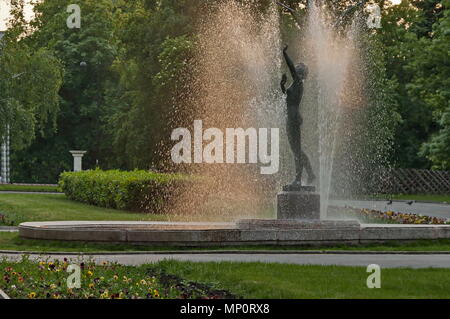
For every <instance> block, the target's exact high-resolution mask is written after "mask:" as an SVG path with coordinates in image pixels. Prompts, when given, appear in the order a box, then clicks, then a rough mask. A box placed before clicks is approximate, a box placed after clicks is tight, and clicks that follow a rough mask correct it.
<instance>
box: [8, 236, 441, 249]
mask: <svg viewBox="0 0 450 319" xmlns="http://www.w3.org/2000/svg"><path fill="white" fill-rule="evenodd" d="M0 250H18V251H34V252H42V253H45V252H73V253H78V252H79V253H98V252H145V251H205V250H215V251H224V250H240V251H249V250H256V251H275V250H277V251H280V250H281V251H286V252H289V251H310V250H320V251H322V252H326V251H331V250H339V251H349V252H351V251H359V250H361V251H391V252H395V251H410V252H415V251H416V252H417V251H429V252H432V251H448V252H450V240H448V239H440V240H419V241H414V242H406V243H401V242H395V243H389V244H372V245H355V246H349V245H337V246H217V247H171V246H139V245H129V244H110V243H93V242H76V241H55V240H36V239H22V238H20V237H19V234H18V233H8V232H0Z"/></svg>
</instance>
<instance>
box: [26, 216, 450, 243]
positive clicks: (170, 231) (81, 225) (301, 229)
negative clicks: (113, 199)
mask: <svg viewBox="0 0 450 319" xmlns="http://www.w3.org/2000/svg"><path fill="white" fill-rule="evenodd" d="M19 235H20V237H22V238H29V239H45V240H63V241H87V242H109V243H122V244H123V243H128V244H139V245H152V246H157V245H166V246H231V245H280V246H284V245H336V244H364V243H372V242H388V241H399V240H401V241H408V240H418V239H443V238H450V225H403V224H402V225H401V224H358V223H357V222H355V221H309V222H302V221H301V220H297V221H292V220H282V221H277V220H242V221H238V222H236V223H195V222H192V223H191V222H189V223H184V222H111V221H98V222H96V221H61V222H26V223H22V224H20V225H19Z"/></svg>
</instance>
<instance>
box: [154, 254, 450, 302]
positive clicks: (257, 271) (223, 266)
mask: <svg viewBox="0 0 450 319" xmlns="http://www.w3.org/2000/svg"><path fill="white" fill-rule="evenodd" d="M158 266H159V267H161V268H162V269H164V270H165V271H166V272H167V273H172V274H176V275H178V276H180V277H182V278H185V279H187V280H193V281H200V282H212V283H216V287H217V288H219V289H226V290H229V291H231V292H232V293H233V294H235V295H240V296H243V297H245V298H450V289H449V288H450V269H436V268H434V269H431V268H430V269H407V268H406V269H405V268H402V269H382V272H381V288H380V289H369V288H367V286H366V280H367V276H368V273H367V272H366V268H365V267H342V266H303V265H287V264H268V263H235V262H221V263H212V262H210V263H193V262H176V261H164V262H160V263H159V264H158Z"/></svg>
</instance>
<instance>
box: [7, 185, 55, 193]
mask: <svg viewBox="0 0 450 319" xmlns="http://www.w3.org/2000/svg"><path fill="white" fill-rule="evenodd" d="M0 191H10V192H11V191H14V192H48V193H56V192H58V193H59V192H61V190H60V189H59V187H58V186H47V185H14V184H0Z"/></svg>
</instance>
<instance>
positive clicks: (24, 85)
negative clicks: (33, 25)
mask: <svg viewBox="0 0 450 319" xmlns="http://www.w3.org/2000/svg"><path fill="white" fill-rule="evenodd" d="M22 10H23V1H14V2H12V10H11V14H12V18H11V23H10V28H9V29H8V31H7V32H6V34H5V36H4V37H3V39H2V40H1V43H0V70H1V77H0V136H4V135H5V134H7V129H6V128H7V127H9V128H10V134H11V144H12V149H13V150H20V149H23V148H24V147H27V146H29V145H30V143H31V142H32V141H33V140H34V139H35V137H36V132H39V133H40V135H41V136H44V128H45V125H46V124H48V126H49V127H51V128H52V129H54V128H55V124H56V117H57V114H58V111H59V96H58V91H59V89H60V87H61V84H62V76H63V69H62V65H61V63H60V61H59V60H58V59H57V58H56V57H55V56H54V55H53V53H52V52H51V51H50V50H47V49H45V48H39V49H37V50H34V49H33V48H32V47H30V46H29V45H28V43H27V41H26V40H25V39H24V36H26V34H27V30H26V27H25V23H24V19H23V11H22Z"/></svg>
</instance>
